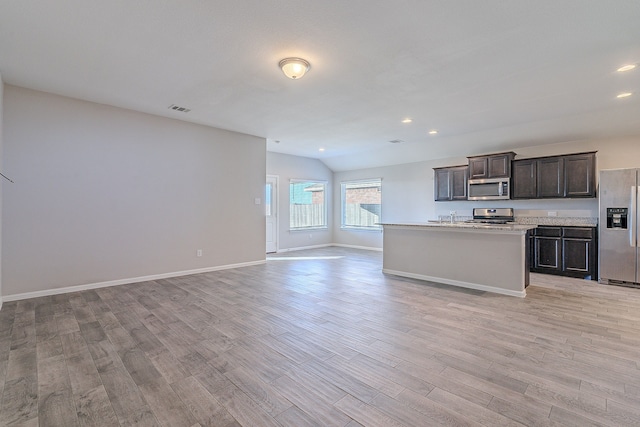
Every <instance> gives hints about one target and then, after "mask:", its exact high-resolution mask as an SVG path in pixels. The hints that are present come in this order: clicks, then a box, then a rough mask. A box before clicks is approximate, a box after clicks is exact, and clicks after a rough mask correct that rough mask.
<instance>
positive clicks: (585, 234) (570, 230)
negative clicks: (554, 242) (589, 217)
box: [562, 227, 593, 239]
mask: <svg viewBox="0 0 640 427" xmlns="http://www.w3.org/2000/svg"><path fill="white" fill-rule="evenodd" d="M562 231H563V236H564V237H571V238H577V239H593V228H591V227H563V228H562Z"/></svg>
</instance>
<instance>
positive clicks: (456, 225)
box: [381, 221, 536, 231]
mask: <svg viewBox="0 0 640 427" xmlns="http://www.w3.org/2000/svg"><path fill="white" fill-rule="evenodd" d="M381 225H387V226H402V227H427V228H451V229H468V230H495V231H527V230H530V229H532V228H536V225H535V224H478V223H468V222H440V221H428V222H410V223H382V224H381Z"/></svg>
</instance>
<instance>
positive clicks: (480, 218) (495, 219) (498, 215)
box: [466, 208, 514, 224]
mask: <svg viewBox="0 0 640 427" xmlns="http://www.w3.org/2000/svg"><path fill="white" fill-rule="evenodd" d="M466 222H475V223H481V224H512V223H513V222H514V216H513V208H473V219H470V220H469V221H466Z"/></svg>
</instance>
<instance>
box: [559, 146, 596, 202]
mask: <svg viewBox="0 0 640 427" xmlns="http://www.w3.org/2000/svg"><path fill="white" fill-rule="evenodd" d="M564 188H565V197H596V153H583V154H573V155H571V156H565V157H564Z"/></svg>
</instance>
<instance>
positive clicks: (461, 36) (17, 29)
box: [0, 0, 640, 171]
mask: <svg viewBox="0 0 640 427" xmlns="http://www.w3.org/2000/svg"><path fill="white" fill-rule="evenodd" d="M288 56H300V57H303V58H305V59H307V60H308V61H309V62H310V63H311V70H310V72H309V73H308V74H307V75H306V76H305V77H304V78H303V79H301V80H298V81H293V80H289V79H286V78H285V77H284V75H283V74H282V73H281V71H280V69H279V68H278V66H277V64H278V62H279V60H280V59H282V58H285V57H288ZM639 62H640V1H638V0H610V1H605V0H429V1H428V0H395V1H388V0H347V1H345V0H321V1H317V0H316V1H312V0H295V1H294V0H279V1H268V0H237V1H228V0H227V1H222V0H208V1H207V0H137V1H131V0H102V1H86V0H56V1H43V0H2V1H0V74H1V75H2V78H3V80H4V81H5V83H7V84H11V85H17V86H22V87H27V88H32V89H37V90H42V91H46V92H51V93H56V94H61V95H66V96H70V97H75V98H80V99H85V100H89V101H95V102H99V103H104V104H108V105H114V106H118V107H124V108H129V109H133V110H138V111H143V112H147V113H151V114H156V115H161V116H166V117H173V118H176V119H180V120H186V121H191V122H195V123H201V124H205V125H210V126H215V127H218V128H223V129H229V130H234V131H238V132H243V133H247V134H252V135H257V136H261V137H265V138H267V149H268V150H270V151H276V152H281V153H288V154H294V155H299V156H306V157H314V158H319V159H321V160H322V161H323V162H325V163H326V164H327V166H329V167H330V168H331V169H333V170H336V171H338V170H349V169H359V168H365V167H373V166H382V165H388V164H399V163H408V162H414V161H419V160H428V159H436V158H444V157H457V156H466V155H472V154H482V153H489V152H496V151H501V150H502V151H504V150H506V149H517V147H522V146H532V145H541V144H548V143H555V142H563V141H570V140H578V139H591V138H602V137H614V136H622V135H625V136H627V135H640V67H638V68H636V69H635V70H633V71H630V72H627V73H618V72H616V69H617V68H618V67H619V66H621V65H624V64H626V63H639ZM623 91H630V92H636V93H635V95H634V96H631V97H629V98H625V99H617V98H616V95H617V94H618V93H619V92H623ZM171 104H177V105H180V106H184V107H187V108H190V109H191V112H189V113H179V112H176V111H172V110H169V109H168V107H169V106H170V105H171ZM405 117H410V118H412V119H413V122H412V123H410V124H403V123H401V120H402V119H403V118H405ZM432 128H435V129H438V130H439V134H438V135H437V136H429V135H428V134H427V132H428V131H429V130H430V129H432ZM394 139H400V140H403V141H404V143H401V144H390V143H389V142H388V141H390V140H394ZM276 140H277V141H280V143H276V142H275V141H276ZM320 147H323V148H325V150H326V151H324V152H319V151H318V150H319V148H320ZM516 151H517V150H516Z"/></svg>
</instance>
